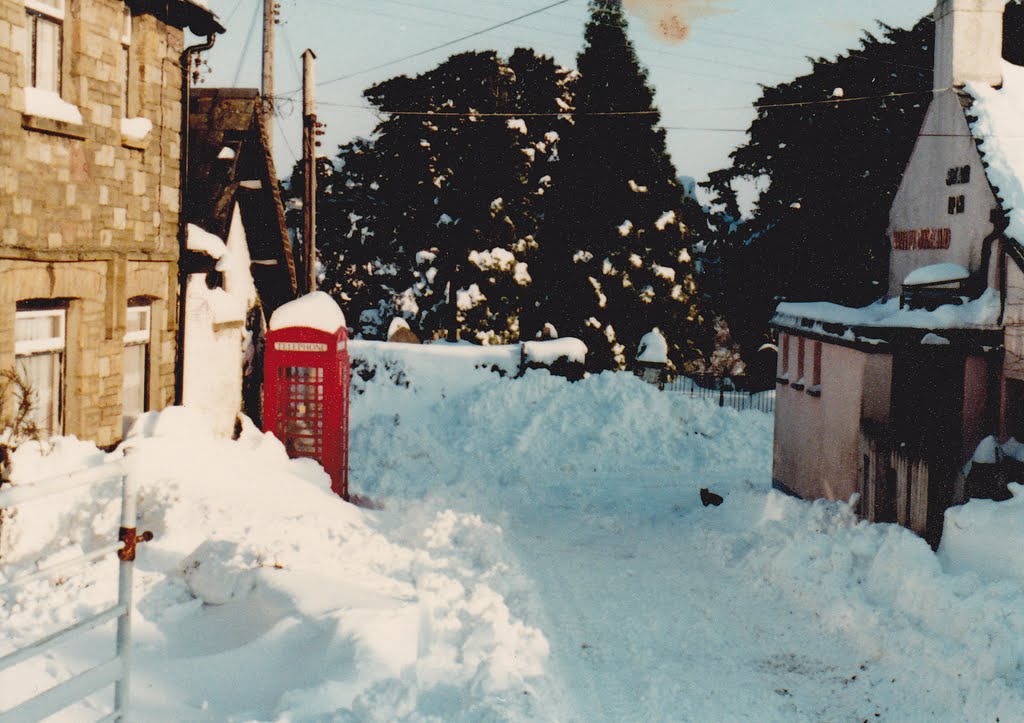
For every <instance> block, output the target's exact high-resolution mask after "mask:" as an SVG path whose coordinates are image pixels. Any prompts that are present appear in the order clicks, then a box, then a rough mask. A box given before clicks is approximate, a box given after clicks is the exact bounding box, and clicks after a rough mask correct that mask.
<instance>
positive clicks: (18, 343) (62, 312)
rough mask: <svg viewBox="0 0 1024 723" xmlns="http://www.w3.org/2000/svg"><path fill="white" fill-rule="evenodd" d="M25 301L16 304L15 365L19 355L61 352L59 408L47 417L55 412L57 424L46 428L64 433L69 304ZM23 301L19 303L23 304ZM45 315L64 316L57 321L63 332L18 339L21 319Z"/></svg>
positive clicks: (55, 402)
mask: <svg viewBox="0 0 1024 723" xmlns="http://www.w3.org/2000/svg"><path fill="white" fill-rule="evenodd" d="M21 303H26V306H27V308H20V309H19V308H16V309H15V312H14V338H15V341H14V365H15V368H18V360H19V359H31V358H32V357H39V356H49V355H57V357H58V359H57V378H56V388H55V389H53V390H52V399H53V402H52V403H53V405H54V406H55V407H56V408H55V409H54V408H51V409H49V410H47V412H46V416H47V417H49V416H50V415H51V414H52V415H53V420H52V421H53V424H52V427H50V426H47V428H46V429H45V430H44V431H45V432H46V433H47V434H52V435H60V434H63V433H64V414H65V387H66V385H67V356H68V308H67V306H65V305H62V304H61V305H52V306H50V305H45V306H36V305H35V304H34V303H31V302H21ZM21 303H19V304H18V306H21ZM28 304H31V305H28ZM44 318H53V319H59V320H60V323H59V324H58V325H57V328H58V329H59V333H58V334H57V335H56V336H50V337H47V338H38V339H21V340H19V339H18V321H19V320H29V321H31V320H35V319H44ZM26 381H28V380H26Z"/></svg>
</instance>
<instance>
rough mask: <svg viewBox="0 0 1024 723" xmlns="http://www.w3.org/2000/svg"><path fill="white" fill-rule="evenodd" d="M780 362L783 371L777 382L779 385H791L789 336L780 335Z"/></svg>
mask: <svg viewBox="0 0 1024 723" xmlns="http://www.w3.org/2000/svg"><path fill="white" fill-rule="evenodd" d="M779 361H780V362H781V364H780V366H781V367H782V371H781V372H780V373H779V376H778V378H776V380H775V381H776V382H778V383H779V384H789V334H780V335H779Z"/></svg>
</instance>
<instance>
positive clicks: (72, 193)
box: [0, 0, 183, 444]
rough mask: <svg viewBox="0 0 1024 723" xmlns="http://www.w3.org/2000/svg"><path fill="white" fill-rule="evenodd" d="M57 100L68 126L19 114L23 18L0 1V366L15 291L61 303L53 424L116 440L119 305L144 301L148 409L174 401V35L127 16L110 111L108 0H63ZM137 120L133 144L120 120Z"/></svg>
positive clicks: (179, 41)
mask: <svg viewBox="0 0 1024 723" xmlns="http://www.w3.org/2000/svg"><path fill="white" fill-rule="evenodd" d="M67 4H68V7H67V12H66V15H65V20H64V25H63V64H62V77H63V90H62V94H61V95H62V98H63V99H64V100H65V101H67V102H69V103H72V104H74V105H75V106H77V107H78V109H79V110H80V111H81V114H82V118H83V123H82V124H81V125H80V126H74V125H71V126H69V125H67V124H62V123H59V122H56V121H53V120H50V119H47V118H36V117H32V116H29V115H26V114H25V112H24V111H25V93H24V89H23V85H24V58H23V55H22V50H21V49H22V48H24V47H25V38H26V12H25V7H24V4H23V2H22V0H0V368H8V367H11V366H12V365H13V364H14V338H13V329H14V314H15V308H16V304H17V302H19V301H22V300H26V299H68V300H69V302H68V304H69V306H68V349H67V353H66V357H65V359H66V361H65V367H66V369H65V379H66V383H65V403H64V409H65V414H64V418H65V425H64V429H65V432H67V433H69V434H76V435H79V436H82V437H85V438H88V439H93V440H96V441H97V442H99V443H100V444H107V443H110V442H113V441H115V440H116V439H117V438H119V437H120V435H121V408H122V407H121V405H122V400H121V386H122V369H123V365H124V346H123V336H124V332H125V311H126V308H127V305H128V300H129V299H131V298H133V297H139V296H142V297H146V298H148V299H149V300H151V301H152V304H153V314H152V335H151V340H150V373H149V379H150V383H149V404H150V408H155V409H159V408H162V407H163V406H165V405H167V404H169V403H171V402H172V400H173V396H174V357H175V347H174V343H175V336H176V322H175V317H176V308H177V306H176V293H177V282H176V279H177V259H178V238H177V234H178V211H179V208H178V206H179V196H178V192H179V172H180V159H181V146H180V142H181V136H180V127H181V69H180V65H179V57H180V54H181V52H182V49H183V32H182V31H181V30H180V29H177V28H174V27H172V26H168V25H166V24H164V23H163V22H161V21H160V20H158V19H157V18H155V17H154V16H152V15H135V16H134V17H133V22H132V42H131V51H130V52H131V67H130V69H128V71H127V72H128V74H129V78H130V82H129V85H130V97H129V100H128V105H129V107H128V108H127V109H126V108H124V107H123V106H124V101H123V95H124V81H123V78H124V77H125V74H126V69H125V68H124V67H123V59H122V45H121V29H122V13H123V9H124V7H125V4H124V2H122V0H67ZM135 116H137V117H144V118H147V119H149V120H150V121H151V122H152V124H153V127H152V130H150V132H149V133H148V134H147V136H146V137H145V138H144V139H141V140H138V139H130V138H127V137H123V136H122V133H121V119H122V118H124V117H135Z"/></svg>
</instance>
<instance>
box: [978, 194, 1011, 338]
mask: <svg viewBox="0 0 1024 723" xmlns="http://www.w3.org/2000/svg"><path fill="white" fill-rule="evenodd" d="M991 221H992V233H990V234H989V235H988V236H986V237H985V238H984V239H982V241H981V268H982V269H984V271H983V272H982V273H984V274H985V276H984V277H982V278H980V279H979V280H978V286H979V292H983V291H984V290H985V287H986V286H987V279H988V267H989V264H990V263H991V259H992V246H993V244H995V242H996V241H998V240H999V239H1001V238H1003V234H1004V233H1005V231H1006V228H1007V227H1008V226H1009V225H1010V220H1009V219H1008V218H1007V217H1006V214H1004V213H1002V212H1001V211H999V210H993V211H992V215H991ZM1006 254H1007V251H1006V247H1005V244H1004V245H1003V246H1002V247H1001V248H1000V253H999V268H998V270H997V273H998V274H999V320H998V322H997V323H998V324H999V326H1002V325H1003V314H1004V313H1005V310H1006Z"/></svg>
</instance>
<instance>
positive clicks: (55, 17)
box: [25, 0, 67, 97]
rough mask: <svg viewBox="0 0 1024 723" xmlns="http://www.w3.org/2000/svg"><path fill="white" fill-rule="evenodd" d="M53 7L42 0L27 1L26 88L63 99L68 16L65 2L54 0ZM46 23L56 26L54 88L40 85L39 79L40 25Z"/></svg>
mask: <svg viewBox="0 0 1024 723" xmlns="http://www.w3.org/2000/svg"><path fill="white" fill-rule="evenodd" d="M53 3H55V5H51V4H48V3H45V2H42V1H41V0H25V16H26V18H27V22H26V28H25V30H26V48H25V86H26V87H29V88H38V89H39V90H45V91H48V92H51V93H56V94H57V95H58V96H61V97H63V93H64V20H65V19H66V15H67V4H66V2H65V0H53ZM40 22H45V23H49V24H51V25H53V26H55V29H56V33H55V37H56V43H57V47H56V56H57V57H56V59H55V62H54V83H53V84H54V86H55V87H54V88H53V89H50V88H44V87H42V86H40V85H38V79H39V72H38V67H39V23H40Z"/></svg>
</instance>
